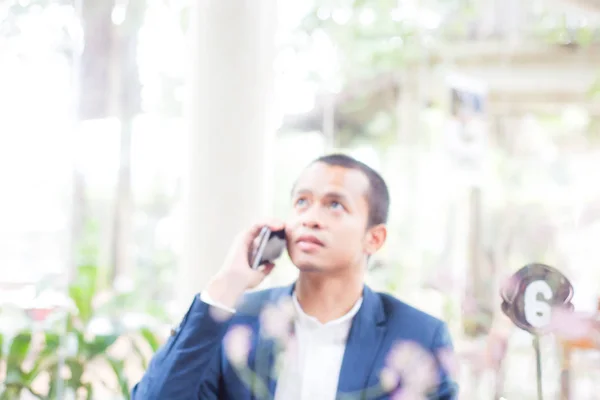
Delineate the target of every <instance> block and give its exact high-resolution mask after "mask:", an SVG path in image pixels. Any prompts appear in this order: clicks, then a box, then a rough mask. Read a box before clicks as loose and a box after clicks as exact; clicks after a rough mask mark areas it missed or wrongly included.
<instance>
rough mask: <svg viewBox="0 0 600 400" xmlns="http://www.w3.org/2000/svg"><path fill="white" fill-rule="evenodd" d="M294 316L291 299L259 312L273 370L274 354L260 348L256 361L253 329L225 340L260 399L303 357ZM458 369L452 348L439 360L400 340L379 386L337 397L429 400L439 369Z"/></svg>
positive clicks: (237, 330)
mask: <svg viewBox="0 0 600 400" xmlns="http://www.w3.org/2000/svg"><path fill="white" fill-rule="evenodd" d="M294 318H295V308H294V305H293V304H292V301H291V300H290V299H289V298H288V299H285V300H283V301H281V302H279V303H278V304H276V305H269V306H267V307H265V309H264V310H263V311H262V312H261V314H260V320H261V326H262V330H261V332H260V333H259V335H260V336H261V337H260V338H259V340H266V341H271V340H272V341H273V342H274V348H275V362H274V363H273V367H272V369H271V371H265V369H267V368H268V361H269V356H270V354H268V353H267V351H266V350H265V349H263V348H261V347H260V346H258V347H257V349H256V352H255V355H254V360H251V357H252V356H251V353H252V352H251V350H252V346H253V343H256V341H254V340H253V334H254V333H253V331H252V329H251V328H250V327H249V326H247V325H235V326H233V327H232V328H231V329H230V330H229V331H228V333H227V334H226V336H225V338H224V341H223V344H224V350H225V354H226V356H227V358H228V359H229V361H230V363H231V364H232V365H233V366H234V367H235V369H236V371H237V373H238V376H239V378H240V379H241V381H242V382H243V383H244V384H245V385H246V386H247V387H248V389H249V390H250V391H251V392H252V394H253V395H254V396H256V397H257V398H259V399H271V398H272V395H271V394H270V392H269V382H268V380H267V379H266V378H265V377H268V378H272V379H277V378H280V375H281V372H282V369H283V368H284V366H285V365H287V363H294V362H297V357H298V356H299V353H298V347H297V340H296V337H295V334H294ZM456 367H457V359H456V358H455V357H454V354H453V352H452V351H451V350H450V349H442V350H440V352H439V354H436V355H435V357H434V356H433V355H431V354H430V353H429V352H428V351H427V350H425V349H423V348H422V347H420V346H419V345H418V344H416V343H413V342H408V341H400V342H398V343H396V344H395V345H394V346H393V347H392V348H391V350H390V351H389V353H388V355H387V359H386V362H385V366H384V367H383V369H382V370H381V371H380V374H379V382H378V383H377V384H376V385H373V386H371V387H368V388H366V389H364V390H361V391H357V392H352V393H338V395H337V396H338V397H337V398H338V399H343V400H353V399H362V400H364V399H367V400H368V399H377V398H380V397H381V396H383V395H386V394H387V395H392V396H393V397H392V398H393V399H397V400H421V399H423V400H425V399H427V398H428V394H429V395H430V392H431V390H432V389H434V388H435V387H436V386H437V385H438V383H439V375H438V368H442V369H444V370H447V371H448V372H449V373H451V374H453V372H454V371H456Z"/></svg>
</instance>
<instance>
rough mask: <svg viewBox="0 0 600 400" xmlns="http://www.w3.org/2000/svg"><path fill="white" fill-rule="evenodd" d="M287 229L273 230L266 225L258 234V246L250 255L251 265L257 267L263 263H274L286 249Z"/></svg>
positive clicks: (253, 267)
mask: <svg viewBox="0 0 600 400" xmlns="http://www.w3.org/2000/svg"><path fill="white" fill-rule="evenodd" d="M285 247H286V243H285V230H283V229H282V230H280V231H272V230H271V229H270V228H269V227H266V226H264V227H263V228H262V229H261V230H260V233H259V234H258V236H257V240H256V246H255V247H254V250H253V251H252V254H251V256H250V260H249V261H250V267H251V268H252V269H257V268H258V267H260V266H261V265H264V264H267V263H272V262H274V261H275V260H276V259H278V258H279V257H280V256H281V253H283V249H285Z"/></svg>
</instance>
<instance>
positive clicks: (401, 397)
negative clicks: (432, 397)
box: [392, 387, 427, 400]
mask: <svg viewBox="0 0 600 400" xmlns="http://www.w3.org/2000/svg"><path fill="white" fill-rule="evenodd" d="M392 400H427V397H426V396H425V395H424V394H423V393H422V392H419V391H416V390H413V389H412V388H410V387H407V388H404V389H402V390H399V391H398V392H396V393H394V395H393V396H392Z"/></svg>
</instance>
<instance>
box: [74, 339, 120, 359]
mask: <svg viewBox="0 0 600 400" xmlns="http://www.w3.org/2000/svg"><path fill="white" fill-rule="evenodd" d="M118 338H119V336H118V335H102V336H96V337H95V338H94V339H93V340H92V341H91V342H80V343H79V346H80V348H81V354H82V356H83V357H84V359H86V360H91V359H93V358H94V357H97V356H99V355H100V354H104V353H106V350H107V349H108V348H109V347H110V346H111V345H112V344H113V343H114V342H115V341H116V340H117V339H118Z"/></svg>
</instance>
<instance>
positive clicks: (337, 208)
mask: <svg viewBox="0 0 600 400" xmlns="http://www.w3.org/2000/svg"><path fill="white" fill-rule="evenodd" d="M368 190H369V181H368V179H367V177H366V176H365V175H364V174H363V173H362V172H361V171H359V170H355V169H347V168H344V167H339V166H330V165H327V164H324V163H315V164H312V165H310V166H309V167H308V168H306V169H305V170H304V172H303V173H302V174H301V175H300V178H299V179H298V181H297V183H296V186H295V188H294V191H293V193H292V212H291V215H290V217H289V218H288V221H287V222H286V234H287V240H288V252H289V255H290V258H291V260H292V262H293V263H294V264H295V265H296V266H297V267H298V268H299V269H300V270H301V271H321V272H327V271H335V270H338V269H342V268H348V267H351V266H355V265H362V264H363V263H364V261H365V259H366V256H367V255H368V254H370V253H372V252H374V251H376V250H377V249H378V248H379V247H380V246H381V244H383V243H380V244H378V245H377V244H376V245H375V247H374V246H373V237H372V234H371V232H370V230H367V222H368V216H369V204H368V202H367V193H368ZM379 229H383V230H385V228H384V227H382V226H380V227H379ZM379 239H381V237H380V238H379ZM383 240H385V232H384V235H383Z"/></svg>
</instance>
